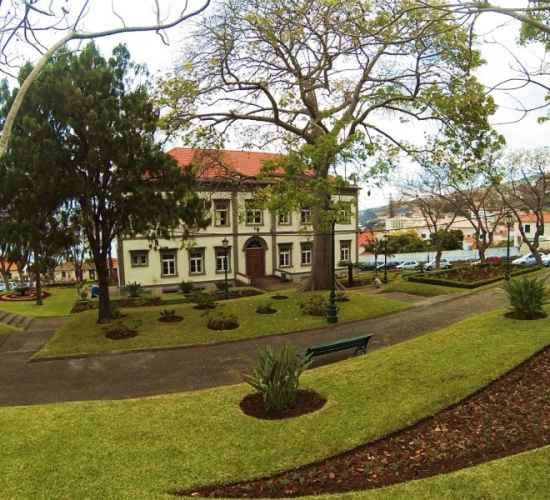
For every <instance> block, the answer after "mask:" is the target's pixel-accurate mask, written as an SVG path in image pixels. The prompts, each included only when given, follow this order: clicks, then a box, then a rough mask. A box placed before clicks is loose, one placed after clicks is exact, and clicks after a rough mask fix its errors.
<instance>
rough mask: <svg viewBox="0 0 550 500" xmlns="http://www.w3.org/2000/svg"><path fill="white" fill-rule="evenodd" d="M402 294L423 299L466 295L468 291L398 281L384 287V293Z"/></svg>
mask: <svg viewBox="0 0 550 500" xmlns="http://www.w3.org/2000/svg"><path fill="white" fill-rule="evenodd" d="M390 292H401V293H410V294H411V295H420V296H423V297H436V296H438V295H448V294H451V293H464V292H466V290H464V289H461V288H453V287H450V286H442V285H429V284H427V283H413V282H412V281H405V280H403V279H397V280H395V281H394V282H392V283H390V284H388V286H386V287H384V289H383V291H382V293H390Z"/></svg>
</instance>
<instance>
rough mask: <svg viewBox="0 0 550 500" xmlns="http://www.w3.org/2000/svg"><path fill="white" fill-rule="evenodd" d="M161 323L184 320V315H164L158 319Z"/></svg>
mask: <svg viewBox="0 0 550 500" xmlns="http://www.w3.org/2000/svg"><path fill="white" fill-rule="evenodd" d="M158 320H159V321H160V322H161V323H179V322H180V321H183V316H178V315H175V316H163V317H160V318H159V319H158Z"/></svg>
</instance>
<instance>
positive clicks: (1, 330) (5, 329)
mask: <svg viewBox="0 0 550 500" xmlns="http://www.w3.org/2000/svg"><path fill="white" fill-rule="evenodd" d="M18 331H19V330H18V329H17V328H13V327H12V326H8V325H3V324H1V323H0V337H2V336H6V335H11V334H12V333H15V332H18Z"/></svg>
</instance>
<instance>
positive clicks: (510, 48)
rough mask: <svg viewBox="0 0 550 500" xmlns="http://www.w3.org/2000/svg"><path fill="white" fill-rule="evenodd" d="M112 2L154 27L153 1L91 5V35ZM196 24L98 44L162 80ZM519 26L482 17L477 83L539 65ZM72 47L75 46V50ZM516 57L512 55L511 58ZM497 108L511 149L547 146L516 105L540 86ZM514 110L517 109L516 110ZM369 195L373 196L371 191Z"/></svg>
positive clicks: (527, 102) (499, 98) (389, 188)
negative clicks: (120, 51) (119, 48)
mask: <svg viewBox="0 0 550 500" xmlns="http://www.w3.org/2000/svg"><path fill="white" fill-rule="evenodd" d="M158 1H159V4H160V5H161V6H162V14H163V15H164V16H166V17H168V18H174V16H175V15H176V13H177V12H178V9H180V8H181V6H182V5H183V4H184V2H183V1H182V0H158ZM112 2H114V4H115V6H116V8H117V13H118V14H119V15H120V16H122V17H123V18H124V20H125V22H126V24H127V25H135V24H150V23H151V21H152V20H153V19H154V15H153V5H154V3H155V2H154V0H92V1H91V6H92V8H90V10H89V12H88V14H87V16H86V18H85V26H86V28H87V29H89V30H97V29H105V28H110V27H117V26H119V25H120V21H119V20H118V19H117V18H116V17H115V16H114V15H113V13H112V11H111V3H112ZM201 3H202V2H201V0H190V7H191V8H196V6H198V5H200V4H201ZM498 3H499V4H500V5H502V6H505V7H506V6H517V5H518V0H506V1H501V2H498ZM520 3H521V2H520ZM68 4H69V5H70V6H71V8H73V9H76V7H77V6H78V5H80V4H81V1H80V0H79V1H76V0H69V2H68ZM192 25H193V22H187V23H184V24H182V25H180V26H178V27H176V28H174V29H172V30H169V31H168V32H167V34H168V36H169V39H170V45H169V46H166V45H165V44H164V43H163V42H162V40H161V39H160V37H159V36H158V35H155V34H154V33H139V34H123V35H119V36H114V37H108V38H103V39H101V40H99V41H98V42H97V43H98V44H99V46H100V47H101V48H102V49H103V50H105V51H110V50H111V49H112V48H113V47H114V46H115V45H116V44H118V43H121V42H124V43H126V44H127V45H128V47H129V49H130V52H131V54H132V58H133V59H134V60H135V61H137V62H141V63H146V64H147V66H148V67H149V70H150V71H151V73H152V74H153V75H164V74H166V73H167V72H169V71H171V69H172V68H173V66H174V64H176V63H177V62H178V60H179V56H180V54H181V47H182V45H183V43H184V42H185V39H186V37H188V35H189V33H190V32H191V30H192ZM518 28H519V24H518V23H517V22H515V21H510V20H509V19H508V18H506V17H504V16H500V15H498V14H484V15H482V16H481V17H480V18H479V20H478V23H477V30H476V31H477V34H478V35H480V37H481V42H480V44H479V46H478V47H477V48H478V49H479V50H481V53H482V57H483V58H484V59H485V60H486V61H487V64H485V65H484V66H483V67H482V68H481V69H480V70H479V71H478V72H477V76H478V78H479V79H480V80H481V81H482V82H483V83H484V84H485V85H487V86H488V87H492V86H494V85H496V84H497V83H499V82H502V81H504V80H505V79H507V78H510V77H511V76H514V75H515V74H517V73H516V72H515V70H514V67H515V66H516V67H517V63H516V61H515V60H514V56H515V57H517V58H518V59H519V60H520V61H521V62H522V64H525V65H527V66H529V67H536V66H537V65H540V63H541V62H540V61H541V59H542V58H543V56H544V51H543V49H542V47H540V46H537V45H529V46H527V47H520V46H519V45H518V44H517V38H518ZM73 46H74V45H73ZM512 54H513V55H512ZM492 95H493V97H494V98H495V100H496V102H497V104H498V106H499V108H498V111H497V113H496V115H495V116H494V117H493V119H492V122H493V123H494V125H495V128H496V129H497V130H498V131H499V132H500V133H501V134H502V135H504V137H505V138H506V142H507V146H508V147H509V148H511V149H516V148H531V147H538V146H545V145H547V144H548V137H549V136H550V123H545V124H540V123H538V122H537V118H538V117H539V116H541V114H543V113H545V112H544V111H538V112H537V111H535V112H532V113H530V114H528V115H527V116H525V117H523V119H522V120H521V121H519V122H516V123H510V122H514V121H516V120H517V119H518V118H520V117H521V116H522V114H521V113H520V112H519V111H517V108H518V102H517V101H518V100H519V101H521V103H522V105H524V106H527V107H529V106H531V107H533V106H537V105H541V104H543V103H544V93H543V92H542V91H541V90H540V89H539V88H537V87H536V86H534V85H533V86H529V87H526V88H525V89H523V90H522V91H514V92H513V93H512V95H513V97H510V95H507V94H506V93H505V92H493V93H492ZM514 108H516V110H514ZM395 127H396V128H395V130H398V133H399V134H400V136H401V137H402V138H403V139H405V140H408V139H410V140H414V138H415V137H416V138H418V137H422V135H423V130H422V128H421V127H417V126H415V127H410V126H408V127H403V126H400V125H399V124H397V123H396V124H395ZM411 175H414V166H412V165H411V164H410V163H407V162H406V161H404V162H403V163H402V164H401V166H400V168H399V169H398V170H397V171H396V172H395V173H394V174H393V176H392V179H393V180H394V182H393V183H389V184H387V185H385V186H382V187H365V189H362V191H361V196H360V208H367V207H375V206H381V205H384V204H386V203H387V202H388V199H389V196H390V194H392V195H393V197H394V198H398V197H399V192H398V189H397V187H396V185H397V184H398V182H399V179H400V178H401V177H403V176H405V177H407V176H411ZM369 191H370V196H368V195H367V192H369Z"/></svg>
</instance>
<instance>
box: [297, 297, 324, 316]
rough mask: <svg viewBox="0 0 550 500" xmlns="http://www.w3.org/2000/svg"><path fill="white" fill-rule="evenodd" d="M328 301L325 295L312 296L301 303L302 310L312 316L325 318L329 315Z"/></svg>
mask: <svg viewBox="0 0 550 500" xmlns="http://www.w3.org/2000/svg"><path fill="white" fill-rule="evenodd" d="M327 307H328V300H327V298H326V297H325V296H324V295H310V296H309V297H308V298H307V299H305V300H303V301H302V302H300V309H301V310H302V312H303V313H304V314H309V315H310V316H324V315H325V314H326V313H327Z"/></svg>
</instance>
